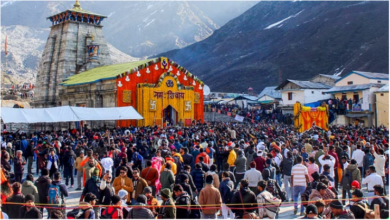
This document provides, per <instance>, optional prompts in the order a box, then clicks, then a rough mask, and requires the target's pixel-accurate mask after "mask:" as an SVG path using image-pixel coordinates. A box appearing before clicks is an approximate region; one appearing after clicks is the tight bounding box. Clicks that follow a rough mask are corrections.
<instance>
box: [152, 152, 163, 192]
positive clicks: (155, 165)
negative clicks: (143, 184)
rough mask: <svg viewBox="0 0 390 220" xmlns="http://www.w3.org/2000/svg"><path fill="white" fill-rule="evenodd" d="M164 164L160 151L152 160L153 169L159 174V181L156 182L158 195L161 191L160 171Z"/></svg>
mask: <svg viewBox="0 0 390 220" xmlns="http://www.w3.org/2000/svg"><path fill="white" fill-rule="evenodd" d="M163 164H164V159H163V158H162V157H161V150H158V151H157V152H156V156H155V157H153V158H152V167H153V168H155V169H156V170H157V172H158V179H157V180H156V194H157V193H158V191H159V190H160V189H161V182H160V171H161V167H162V165H163Z"/></svg>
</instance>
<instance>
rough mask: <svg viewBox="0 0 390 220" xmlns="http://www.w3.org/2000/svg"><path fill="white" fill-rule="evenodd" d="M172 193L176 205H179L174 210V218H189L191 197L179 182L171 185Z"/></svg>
mask: <svg viewBox="0 0 390 220" xmlns="http://www.w3.org/2000/svg"><path fill="white" fill-rule="evenodd" d="M173 193H174V194H175V196H176V203H175V205H176V206H179V207H180V208H178V209H177V210H176V218H177V219H188V218H190V212H191V210H190V206H191V199H190V196H189V195H188V193H187V192H185V191H184V190H183V187H182V186H181V185H179V184H176V185H175V186H174V187H173Z"/></svg>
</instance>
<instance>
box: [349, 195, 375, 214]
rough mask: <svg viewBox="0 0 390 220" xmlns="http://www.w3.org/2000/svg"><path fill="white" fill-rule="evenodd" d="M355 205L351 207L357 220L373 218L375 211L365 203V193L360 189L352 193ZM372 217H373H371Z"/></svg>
mask: <svg viewBox="0 0 390 220" xmlns="http://www.w3.org/2000/svg"><path fill="white" fill-rule="evenodd" d="M351 200H352V201H353V205H352V206H351V208H350V209H351V212H352V213H353V215H354V216H355V218H356V219H365V218H366V217H369V218H371V217H372V214H374V213H373V211H372V210H370V207H369V206H368V204H367V203H366V202H364V201H363V192H362V191H361V190H360V189H356V190H355V191H353V193H352V199H351ZM370 215H371V216H370Z"/></svg>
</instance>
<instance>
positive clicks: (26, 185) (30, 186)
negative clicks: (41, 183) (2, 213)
mask: <svg viewBox="0 0 390 220" xmlns="http://www.w3.org/2000/svg"><path fill="white" fill-rule="evenodd" d="M22 194H23V195H27V194H31V195H32V196H34V198H35V201H34V202H35V203H39V194H38V189H37V187H36V186H35V185H34V176H33V175H32V174H27V176H26V180H25V181H24V182H23V184H22Z"/></svg>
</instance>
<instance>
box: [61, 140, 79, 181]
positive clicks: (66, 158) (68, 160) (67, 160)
mask: <svg viewBox="0 0 390 220" xmlns="http://www.w3.org/2000/svg"><path fill="white" fill-rule="evenodd" d="M64 150H65V152H64V155H63V157H62V158H63V160H62V161H63V165H64V177H65V185H66V186H67V187H68V188H73V184H74V178H73V170H74V164H75V159H76V154H75V153H74V152H73V150H72V148H70V147H68V146H65V149H64ZM69 178H70V187H69Z"/></svg>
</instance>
